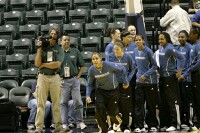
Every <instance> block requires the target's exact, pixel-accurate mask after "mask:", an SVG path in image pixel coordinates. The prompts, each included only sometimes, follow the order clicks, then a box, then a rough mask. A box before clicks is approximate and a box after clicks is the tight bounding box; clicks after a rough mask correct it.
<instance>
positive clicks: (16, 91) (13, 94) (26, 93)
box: [9, 86, 31, 107]
mask: <svg viewBox="0 0 200 133" xmlns="http://www.w3.org/2000/svg"><path fill="white" fill-rule="evenodd" d="M30 95H31V90H30V89H29V88H28V87H19V86H18V87H15V88H12V89H11V90H10V92H9V99H10V100H11V101H13V102H14V103H15V104H16V106H20V107H27V106H28V105H27V104H28V101H29V98H30Z"/></svg>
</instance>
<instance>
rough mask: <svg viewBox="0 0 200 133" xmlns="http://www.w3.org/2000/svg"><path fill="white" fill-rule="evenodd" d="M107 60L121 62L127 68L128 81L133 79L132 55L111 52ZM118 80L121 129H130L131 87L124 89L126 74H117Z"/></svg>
mask: <svg viewBox="0 0 200 133" xmlns="http://www.w3.org/2000/svg"><path fill="white" fill-rule="evenodd" d="M106 61H110V62H114V63H115V64H121V65H123V66H124V67H125V68H126V75H127V78H128V82H130V81H131V79H132V77H133V75H134V66H133V59H132V58H131V56H130V55H128V54H126V53H124V54H123V56H122V57H120V58H119V57H117V56H116V55H115V53H111V54H109V55H108V56H107V57H106ZM116 77H117V81H118V83H119V92H120V98H119V104H118V105H119V112H120V113H122V124H121V130H122V131H124V130H125V129H127V130H130V129H129V128H130V124H131V123H132V118H131V109H132V101H131V87H130V86H129V87H128V88H126V89H124V88H123V78H124V75H122V74H116Z"/></svg>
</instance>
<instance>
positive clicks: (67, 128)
mask: <svg viewBox="0 0 200 133" xmlns="http://www.w3.org/2000/svg"><path fill="white" fill-rule="evenodd" d="M62 128H63V129H64V130H66V131H69V130H70V129H69V126H68V125H67V124H63V126H62Z"/></svg>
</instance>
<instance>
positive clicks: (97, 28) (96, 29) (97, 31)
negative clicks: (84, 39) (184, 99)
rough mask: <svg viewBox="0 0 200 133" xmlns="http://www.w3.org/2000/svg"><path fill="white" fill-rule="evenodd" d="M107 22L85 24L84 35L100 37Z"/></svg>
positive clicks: (103, 33)
mask: <svg viewBox="0 0 200 133" xmlns="http://www.w3.org/2000/svg"><path fill="white" fill-rule="evenodd" d="M106 27H107V23H102V22H92V23H87V24H86V25H85V32H86V36H96V37H101V36H104V35H105V29H106Z"/></svg>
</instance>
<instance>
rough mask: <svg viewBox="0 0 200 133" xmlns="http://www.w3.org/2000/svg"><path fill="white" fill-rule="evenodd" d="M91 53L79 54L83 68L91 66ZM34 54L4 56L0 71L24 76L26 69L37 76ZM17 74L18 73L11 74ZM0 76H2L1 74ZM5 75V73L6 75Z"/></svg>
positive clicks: (1, 59) (103, 55)
mask: <svg viewBox="0 0 200 133" xmlns="http://www.w3.org/2000/svg"><path fill="white" fill-rule="evenodd" d="M92 53H93V52H91V51H83V52H81V54H82V56H83V59H84V61H85V67H89V66H90V65H91V56H92ZM35 56H36V54H31V55H23V54H19V53H15V54H12V55H5V56H3V55H2V56H0V70H3V69H6V68H9V69H10V68H12V69H15V70H19V71H22V73H24V75H25V74H26V71H24V72H23V70H24V69H27V72H29V73H27V74H29V75H34V76H36V75H37V68H34V67H35V65H34V60H35ZM102 58H103V59H105V54H104V53H102ZM11 71H12V70H7V72H8V73H10V72H11ZM13 73H14V74H15V73H18V72H13ZM0 74H1V75H2V74H4V73H1V72H0ZM6 74H7V73H5V75H6Z"/></svg>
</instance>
